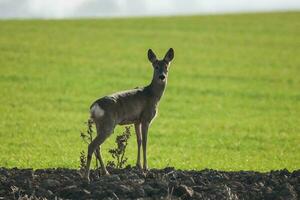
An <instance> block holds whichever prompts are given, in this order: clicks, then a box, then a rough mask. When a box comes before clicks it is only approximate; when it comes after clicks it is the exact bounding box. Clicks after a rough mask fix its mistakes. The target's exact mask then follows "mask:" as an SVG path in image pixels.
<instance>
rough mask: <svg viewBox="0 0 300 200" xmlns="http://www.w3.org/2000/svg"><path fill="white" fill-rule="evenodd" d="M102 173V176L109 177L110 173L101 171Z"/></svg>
mask: <svg viewBox="0 0 300 200" xmlns="http://www.w3.org/2000/svg"><path fill="white" fill-rule="evenodd" d="M102 173H103V176H109V175H110V173H109V172H108V171H107V170H103V171H102Z"/></svg>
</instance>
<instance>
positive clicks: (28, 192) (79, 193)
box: [0, 168, 300, 200]
mask: <svg viewBox="0 0 300 200" xmlns="http://www.w3.org/2000/svg"><path fill="white" fill-rule="evenodd" d="M110 172H111V175H110V176H101V177H99V176H98V175H97V172H96V171H92V173H91V183H90V184H88V183H86V182H85V181H84V180H83V179H82V178H81V176H80V172H79V171H78V170H72V169H38V170H32V169H16V168H14V169H6V168H0V199H27V198H28V199H29V198H30V197H31V199H42V197H43V198H44V199H45V198H47V199H272V200H273V199H299V198H300V170H297V171H294V172H292V173H291V172H289V171H287V170H279V171H271V172H268V173H259V172H252V171H240V172H223V171H216V170H208V169H206V170H202V171H182V170H175V169H174V168H165V169H151V170H150V171H148V172H147V173H143V172H141V171H139V170H137V169H134V168H127V169H120V170H117V169H111V170H110Z"/></svg>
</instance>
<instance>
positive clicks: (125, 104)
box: [91, 88, 155, 124]
mask: <svg viewBox="0 0 300 200" xmlns="http://www.w3.org/2000/svg"><path fill="white" fill-rule="evenodd" d="M149 99H150V98H149V92H147V90H146V89H145V88H138V89H132V90H127V91H122V92H117V93H114V94H111V95H108V96H105V97H102V98H100V99H98V100H96V101H95V102H94V103H93V104H92V105H91V115H92V117H93V118H112V119H113V120H115V124H131V123H135V122H137V121H140V120H141V118H142V117H143V116H144V115H145V112H149V110H151V108H150V107H151V101H150V100H149ZM153 109H155V108H153ZM97 113H98V114H97ZM96 120H97V119H96Z"/></svg>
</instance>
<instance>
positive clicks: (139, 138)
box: [134, 123, 142, 169]
mask: <svg viewBox="0 0 300 200" xmlns="http://www.w3.org/2000/svg"><path fill="white" fill-rule="evenodd" d="M134 128H135V133H136V142H137V149H138V153H137V159H136V166H137V167H138V168H139V169H142V165H141V145H142V134H141V124H140V123H136V124H134Z"/></svg>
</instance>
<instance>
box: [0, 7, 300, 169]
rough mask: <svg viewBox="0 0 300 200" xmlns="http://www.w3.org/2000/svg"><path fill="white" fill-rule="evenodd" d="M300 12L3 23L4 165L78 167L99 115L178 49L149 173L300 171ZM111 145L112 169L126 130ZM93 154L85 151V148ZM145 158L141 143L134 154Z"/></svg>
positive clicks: (0, 131)
mask: <svg viewBox="0 0 300 200" xmlns="http://www.w3.org/2000/svg"><path fill="white" fill-rule="evenodd" d="M299 19H300V13H299V12H287V13H266V14H263V13H262V14H240V15H219V16H191V17H169V18H132V19H102V20H98V19H85V20H62V21H57V20H8V21H6V20H2V21H0V27H1V28H0V88H1V92H0V94H1V96H0V113H1V115H0V141H1V145H0V152H1V153H0V166H5V167H15V166H16V167H22V168H25V167H33V168H45V167H69V168H78V167H79V156H80V151H81V150H82V149H83V148H84V149H85V148H86V147H85V145H84V143H83V142H82V141H81V139H80V136H79V132H80V130H84V129H85V124H84V122H85V121H86V120H87V118H88V116H89V111H88V109H89V106H90V104H91V103H92V102H93V101H94V100H95V99H97V98H99V97H101V96H103V95H106V94H110V93H113V92H116V91H120V90H125V89H129V88H134V87H136V86H143V85H146V84H148V83H149V82H150V79H151V76H152V69H151V66H150V63H149V62H148V60H147V57H146V51H147V49H148V48H150V47H151V48H152V49H153V50H154V51H155V52H156V53H157V55H158V56H159V57H162V56H163V55H164V53H165V52H166V50H167V49H168V48H169V47H173V48H174V49H175V60H174V62H173V63H172V66H171V69H170V76H169V80H168V86H167V90H166V92H165V95H164V97H163V98H162V101H161V103H160V107H159V116H158V117H157V118H156V119H155V121H154V122H153V124H152V126H151V128H150V131H149V139H148V140H149V142H148V162H149V166H150V167H151V168H154V167H155V168H161V167H166V166H175V167H176V168H181V169H203V168H213V169H219V170H258V171H267V170H272V169H281V168H287V169H289V170H295V169H299V168H300V159H299V158H300V145H299V144H300V128H299V124H300V90H299V89H300V76H299V74H300V56H299V55H300V37H299V35H300V28H299V27H300V20H299ZM122 130H123V128H122V127H118V128H117V129H116V131H115V134H114V135H113V136H112V137H110V138H109V139H108V140H107V141H106V142H105V144H104V145H103V154H104V159H105V161H108V160H109V157H108V156H109V154H108V152H107V151H108V149H109V148H111V147H112V146H113V145H114V144H113V143H114V137H115V136H116V135H117V134H116V133H120V132H121V131H122ZM85 150H86V149H85ZM127 153H128V154H127V156H128V157H129V163H130V164H132V165H134V163H135V159H136V142H135V136H134V134H133V137H132V138H131V139H130V141H129V146H128V150H127Z"/></svg>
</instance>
